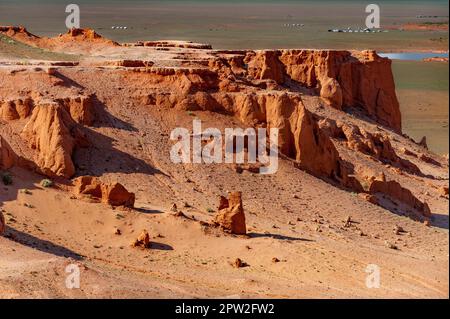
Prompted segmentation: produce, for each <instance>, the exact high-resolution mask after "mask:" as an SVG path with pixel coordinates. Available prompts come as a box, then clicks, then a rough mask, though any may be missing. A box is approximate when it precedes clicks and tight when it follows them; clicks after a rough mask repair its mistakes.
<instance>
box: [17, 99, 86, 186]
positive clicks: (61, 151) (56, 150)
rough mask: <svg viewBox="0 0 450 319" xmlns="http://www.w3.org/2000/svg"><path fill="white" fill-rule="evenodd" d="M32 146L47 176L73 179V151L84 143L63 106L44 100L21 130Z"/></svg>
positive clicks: (77, 128)
mask: <svg viewBox="0 0 450 319" xmlns="http://www.w3.org/2000/svg"><path fill="white" fill-rule="evenodd" d="M21 137H22V138H23V139H24V140H25V141H26V142H27V143H28V145H29V147H30V148H32V149H34V150H36V151H37V156H36V157H37V158H36V164H37V166H38V167H39V169H40V170H41V171H42V172H43V173H44V174H46V175H48V176H60V177H65V178H70V177H72V176H73V175H74V174H75V166H74V163H73V161H72V153H73V150H74V148H75V146H76V145H82V144H83V143H84V142H85V141H84V140H83V134H82V132H81V131H80V129H79V127H78V126H77V124H76V122H75V121H74V120H73V119H72V117H71V116H70V113H69V112H68V111H67V110H66V108H65V107H64V106H62V105H61V104H59V103H57V102H55V101H49V102H41V103H40V104H39V105H37V106H36V107H35V108H34V110H33V113H32V114H31V116H30V119H29V121H28V123H27V124H26V125H25V127H24V128H23V130H22V132H21Z"/></svg>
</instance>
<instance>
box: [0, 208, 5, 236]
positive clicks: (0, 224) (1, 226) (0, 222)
mask: <svg viewBox="0 0 450 319" xmlns="http://www.w3.org/2000/svg"><path fill="white" fill-rule="evenodd" d="M5 230H6V222H5V217H3V213H2V212H1V211H0V236H1V235H3V233H4V232H5Z"/></svg>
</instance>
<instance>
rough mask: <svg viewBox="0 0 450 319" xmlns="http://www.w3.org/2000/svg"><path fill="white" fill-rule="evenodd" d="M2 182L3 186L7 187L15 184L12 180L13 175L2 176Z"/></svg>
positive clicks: (4, 174)
mask: <svg viewBox="0 0 450 319" xmlns="http://www.w3.org/2000/svg"><path fill="white" fill-rule="evenodd" d="M2 181H3V184H5V185H11V184H12V183H13V179H12V176H11V174H9V173H3V174H2Z"/></svg>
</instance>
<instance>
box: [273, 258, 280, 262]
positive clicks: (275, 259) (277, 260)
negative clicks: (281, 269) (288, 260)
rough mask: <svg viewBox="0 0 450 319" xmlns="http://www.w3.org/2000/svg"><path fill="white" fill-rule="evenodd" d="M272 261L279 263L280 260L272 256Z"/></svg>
mask: <svg viewBox="0 0 450 319" xmlns="http://www.w3.org/2000/svg"><path fill="white" fill-rule="evenodd" d="M272 262H273V263H279V262H280V260H279V259H278V258H277V257H273V258H272Z"/></svg>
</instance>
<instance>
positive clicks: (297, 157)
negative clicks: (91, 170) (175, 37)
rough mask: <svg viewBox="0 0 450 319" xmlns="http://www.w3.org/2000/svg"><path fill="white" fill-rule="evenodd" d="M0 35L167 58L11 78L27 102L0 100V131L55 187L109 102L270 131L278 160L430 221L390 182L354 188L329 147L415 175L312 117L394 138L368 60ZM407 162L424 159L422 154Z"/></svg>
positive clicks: (393, 157)
mask: <svg viewBox="0 0 450 319" xmlns="http://www.w3.org/2000/svg"><path fill="white" fill-rule="evenodd" d="M0 32H2V29H0ZM3 32H5V33H6V34H9V35H11V36H17V37H19V35H20V37H26V38H27V39H28V40H29V41H35V43H36V44H37V45H40V44H41V42H42V41H44V42H42V43H44V45H49V44H51V45H56V44H57V43H59V42H61V43H64V46H63V47H64V48H69V47H68V44H70V43H74V42H77V41H78V42H82V43H84V44H86V43H91V42H94V43H95V44H96V45H95V46H92V48H94V47H95V48H97V45H103V46H105V48H106V49H107V50H113V48H114V50H119V49H120V50H127V49H129V48H140V47H142V48H143V49H145V50H156V51H158V50H157V49H161V48H163V49H165V50H169V48H172V49H173V50H175V51H174V52H175V53H171V55H168V56H164V59H162V60H158V59H161V53H160V52H159V51H158V53H157V54H155V55H154V57H155V58H156V59H155V60H151V59H150V58H148V59H145V60H139V59H123V58H120V59H117V60H105V59H103V58H97V59H94V60H92V61H87V62H86V61H84V62H82V65H78V64H77V63H69V64H60V63H55V62H53V63H50V64H49V71H48V72H46V74H45V75H43V74H42V72H39V71H36V70H35V71H27V72H30V73H26V74H23V75H21V74H20V72H19V73H17V74H15V73H14V74H15V75H14V76H15V80H16V81H24V82H25V81H28V80H29V79H31V82H32V83H30V84H29V85H28V84H24V87H25V88H27V85H28V88H27V89H28V92H32V93H33V94H31V95H32V96H34V97H35V96H38V98H31V97H30V94H28V95H27V94H25V95H23V96H20V94H19V92H17V93H18V94H16V95H13V96H9V95H8V97H3V96H0V120H3V121H5V122H7V123H13V122H14V123H15V122H19V123H25V125H24V126H23V128H22V130H21V134H20V136H21V137H22V139H23V141H25V142H26V143H27V144H28V146H29V147H30V148H31V149H33V150H35V156H34V159H33V161H34V162H35V163H36V166H37V167H38V169H39V171H41V172H42V173H43V174H46V175H49V176H59V177H64V178H70V177H72V176H73V175H74V174H76V170H75V164H74V162H73V159H72V155H73V152H74V150H75V148H76V147H78V146H88V142H87V141H86V139H85V138H84V133H83V130H84V129H85V128H86V126H91V125H93V123H95V122H96V121H98V122H99V123H101V122H102V121H103V120H104V119H102V118H99V117H101V116H102V115H99V114H97V113H96V112H94V104H96V103H100V102H99V101H98V100H97V96H96V95H99V96H103V97H104V98H106V99H110V100H113V99H114V98H115V96H116V94H117V95H118V96H120V97H117V98H119V99H125V100H131V101H133V103H134V104H135V105H139V106H144V107H156V108H158V109H162V110H164V109H176V110H184V111H210V112H218V113H221V114H227V115H230V116H233V117H235V118H236V119H238V120H239V121H240V122H241V123H242V124H243V125H246V126H251V127H266V128H269V129H271V128H278V129H279V142H278V145H279V151H280V153H281V154H283V155H284V156H286V157H287V158H289V159H290V160H292V161H293V162H294V163H295V165H296V166H297V167H299V168H300V169H302V170H305V171H307V172H309V173H310V174H312V175H314V176H316V177H319V178H322V179H325V180H326V181H329V182H332V183H334V184H336V185H338V186H340V187H343V188H346V189H350V190H352V191H355V192H358V193H366V194H370V195H374V194H381V193H382V194H384V195H386V196H388V197H390V198H392V199H393V200H394V201H399V202H402V203H404V204H406V205H409V206H410V207H412V208H413V209H415V210H418V211H420V212H421V213H422V214H423V215H424V216H429V209H427V205H426V204H425V203H424V202H423V201H420V200H419V199H418V198H417V197H415V196H414V195H413V194H412V193H411V192H410V191H409V190H407V189H406V188H404V187H402V186H401V185H400V184H399V187H396V186H395V185H394V184H393V181H391V180H389V181H386V179H382V180H377V182H376V183H374V184H373V186H371V187H363V186H362V184H367V183H369V184H370V183H372V182H373V181H372V180H371V179H370V176H369V177H368V178H369V179H367V176H365V175H364V169H360V168H359V171H358V170H355V166H354V165H353V163H351V161H349V160H346V159H344V158H343V155H344V154H343V153H342V149H339V148H338V147H337V145H343V146H344V148H345V149H346V152H347V151H348V152H350V153H352V154H356V156H357V157H360V158H362V157H364V156H365V157H367V158H370V161H373V162H376V163H378V165H391V166H393V167H395V168H396V169H397V170H398V172H399V174H404V172H405V173H407V174H411V175H415V176H422V175H423V173H422V172H421V170H420V169H419V168H418V166H417V165H416V164H414V163H413V162H412V161H410V160H407V159H405V158H404V157H402V156H400V155H399V154H398V152H396V151H395V149H394V147H393V144H392V141H391V139H390V137H389V136H388V134H385V133H382V132H381V131H370V130H368V129H367V128H362V127H358V126H357V125H356V124H352V123H346V122H342V121H337V120H335V119H331V118H326V116H324V115H323V114H319V113H321V112H320V109H328V110H333V112H337V113H336V114H346V112H347V111H349V110H357V112H359V113H362V114H364V115H366V116H368V117H370V118H372V119H373V120H374V121H375V122H376V123H378V124H379V125H380V126H382V127H384V129H385V130H386V131H389V132H391V131H393V132H397V133H400V132H401V116H400V110H399V104H398V101H397V98H396V95H395V85H394V81H393V77H392V72H391V62H390V60H388V59H385V58H381V57H379V56H378V55H377V54H376V53H375V52H373V51H362V52H349V51H333V50H264V51H212V50H210V48H209V47H205V46H202V45H195V44H189V43H178V42H174V43H172V42H170V43H169V42H167V43H166V42H164V43H156V42H155V43H147V44H145V43H143V44H142V45H141V44H139V43H136V44H134V45H133V44H127V45H118V44H116V43H111V42H108V41H107V40H106V39H103V38H101V36H99V35H97V34H96V33H95V32H93V31H92V30H70V31H69V32H68V33H67V34H65V35H61V36H59V37H56V38H53V39H50V40H49V39H40V38H38V40H36V39H35V37H34V36H32V35H31V34H29V33H27V32H26V31H24V30H22V29H17V30H16V29H11V28H8V29H5V30H3ZM20 37H19V38H20ZM156 51H155V52H156ZM100 52H101V53H104V51H100ZM107 52H109V51H107ZM121 52H122V51H121ZM123 52H127V51H123ZM142 52H146V51H142ZM118 56H119V54H118ZM65 68H68V69H67V70H72V71H71V72H69V74H72V76H75V77H76V79H70V78H68V77H67V75H61V74H60V71H62V72H63V71H65V70H66V69H65ZM33 72H34V73H33ZM36 74H39V77H38V76H37V75H36ZM93 74H94V75H93ZM12 75H13V73H11V76H12ZM33 76H36V81H35V82H36V83H34V82H33ZM99 77H102V78H107V79H108V80H107V81H103V82H102V83H103V84H102V85H103V86H97V85H95V84H94V83H92V82H96V81H97V80H98V79H99ZM2 79H8V77H7V76H2ZM83 82H84V83H83ZM37 83H39V84H37ZM43 83H44V84H43ZM80 83H83V85H81V84H80ZM85 86H86V87H95V88H96V89H95V90H89V89H86V88H85ZM12 88H13V87H12ZM10 90H11V88H10ZM49 92H51V93H49ZM5 95H6V94H5ZM305 97H310V98H314V99H315V100H314V101H316V100H317V101H316V102H314V103H316V104H318V105H317V107H314V108H311V107H309V106H307V105H306V103H305V100H304V98H305ZM322 113H323V112H322ZM325 113H330V112H328V111H326V112H325ZM330 114H331V113H330ZM103 116H104V115H103ZM18 126H20V125H19V124H18ZM2 149H5V148H2ZM2 152H3V153H4V152H5V151H2ZM404 154H405V153H404ZM404 154H402V155H404ZM365 157H364V158H365ZM416 157H417V158H419V159H421V158H429V156H427V155H424V154H421V155H420V156H419V155H417V156H416ZM2 158H4V159H5V160H2V161H3V162H4V163H11V161H10V160H9V157H8V156H7V154H6V155H3V157H2ZM424 161H425V160H424ZM428 162H430V161H428ZM9 165H11V164H9ZM361 172H362V173H361ZM370 185H372V184H370ZM393 185H394V186H393ZM408 192H409V193H408ZM398 194H403V195H398ZM405 194H406V195H405Z"/></svg>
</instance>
